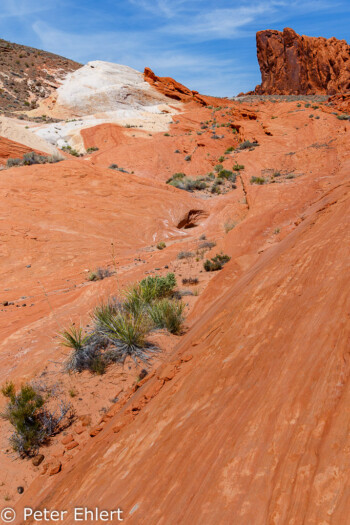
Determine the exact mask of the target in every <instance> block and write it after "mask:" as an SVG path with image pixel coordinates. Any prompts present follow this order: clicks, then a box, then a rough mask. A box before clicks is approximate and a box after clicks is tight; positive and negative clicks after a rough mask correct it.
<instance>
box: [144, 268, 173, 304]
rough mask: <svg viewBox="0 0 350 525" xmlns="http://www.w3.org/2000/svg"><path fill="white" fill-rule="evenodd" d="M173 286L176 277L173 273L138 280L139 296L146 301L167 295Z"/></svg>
mask: <svg viewBox="0 0 350 525" xmlns="http://www.w3.org/2000/svg"><path fill="white" fill-rule="evenodd" d="M175 286H176V279H175V275H174V274H173V273H168V274H167V275H166V277H161V276H159V275H156V276H155V277H151V276H149V277H146V278H145V279H142V281H141V282H140V289H141V296H142V298H143V300H144V301H145V302H146V303H150V302H151V301H153V300H154V299H161V298H162V297H166V296H167V295H169V294H170V293H171V292H172V291H173V289H174V288H175Z"/></svg>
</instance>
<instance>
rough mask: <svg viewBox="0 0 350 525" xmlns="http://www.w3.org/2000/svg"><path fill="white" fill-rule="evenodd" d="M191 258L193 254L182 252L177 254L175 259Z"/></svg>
mask: <svg viewBox="0 0 350 525" xmlns="http://www.w3.org/2000/svg"><path fill="white" fill-rule="evenodd" d="M193 256H194V254H193V252H186V251H182V252H179V253H178V254H177V259H190V258H191V257H193Z"/></svg>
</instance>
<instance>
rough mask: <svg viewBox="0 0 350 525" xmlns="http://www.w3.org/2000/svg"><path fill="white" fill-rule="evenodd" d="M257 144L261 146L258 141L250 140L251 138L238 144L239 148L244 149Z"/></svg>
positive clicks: (254, 146)
mask: <svg viewBox="0 0 350 525" xmlns="http://www.w3.org/2000/svg"><path fill="white" fill-rule="evenodd" d="M257 146H259V143H258V142H250V140H245V141H244V142H242V143H241V144H240V145H239V146H238V149H240V150H244V149H250V148H256V147H257Z"/></svg>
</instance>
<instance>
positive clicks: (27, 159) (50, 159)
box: [6, 151, 64, 168]
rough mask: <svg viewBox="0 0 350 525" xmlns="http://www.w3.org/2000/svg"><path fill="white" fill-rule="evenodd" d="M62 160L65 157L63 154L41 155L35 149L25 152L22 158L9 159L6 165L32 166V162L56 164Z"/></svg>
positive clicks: (8, 166)
mask: <svg viewBox="0 0 350 525" xmlns="http://www.w3.org/2000/svg"><path fill="white" fill-rule="evenodd" d="M61 160H64V158H63V157H62V156H61V155H59V154H58V155H57V154H54V155H49V156H47V157H46V156H44V155H39V154H38V153H35V151H30V152H29V153H25V154H24V155H23V158H22V159H19V158H15V159H11V158H10V159H7V162H6V167H7V168H12V167H13V166H31V165H32V164H47V163H49V164H55V163H56V162H60V161H61Z"/></svg>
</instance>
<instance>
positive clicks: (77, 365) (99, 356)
mask: <svg viewBox="0 0 350 525" xmlns="http://www.w3.org/2000/svg"><path fill="white" fill-rule="evenodd" d="M107 344H108V341H107V340H106V338H104V337H103V336H101V335H100V334H96V333H92V334H90V335H89V337H88V338H87V339H86V340H85V342H84V344H83V345H82V346H80V347H78V348H74V349H73V352H71V354H70V356H69V357H68V359H67V361H66V362H65V366H64V368H65V371H66V372H78V373H80V372H83V371H84V370H88V371H90V372H92V373H96V374H101V373H104V372H105V370H106V367H107V365H108V360H107V359H106V357H105V355H104V354H103V350H104V349H105V348H106V346H107ZM67 346H68V345H67Z"/></svg>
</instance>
